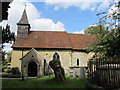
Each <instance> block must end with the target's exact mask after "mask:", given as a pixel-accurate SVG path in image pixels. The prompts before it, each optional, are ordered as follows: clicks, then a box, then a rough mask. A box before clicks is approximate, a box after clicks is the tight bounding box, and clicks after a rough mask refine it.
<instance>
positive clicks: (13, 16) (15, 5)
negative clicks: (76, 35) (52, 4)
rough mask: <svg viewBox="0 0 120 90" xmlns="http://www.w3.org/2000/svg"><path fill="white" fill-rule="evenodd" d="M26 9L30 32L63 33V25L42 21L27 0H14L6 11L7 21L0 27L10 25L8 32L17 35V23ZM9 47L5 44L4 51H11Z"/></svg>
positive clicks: (49, 20) (47, 20) (50, 20)
mask: <svg viewBox="0 0 120 90" xmlns="http://www.w3.org/2000/svg"><path fill="white" fill-rule="evenodd" d="M25 5H27V7H26V12H27V16H28V20H29V23H30V24H31V27H32V28H31V30H32V29H33V30H36V29H37V30H52V31H53V30H56V31H58V30H59V31H60V30H62V31H64V30H65V28H64V24H63V23H62V22H60V21H58V22H57V23H54V22H53V20H52V19H44V18H42V17H41V16H40V12H39V11H38V10H37V9H36V7H35V6H34V5H33V4H32V3H31V2H29V0H14V1H13V2H12V3H11V4H10V7H11V8H9V9H8V14H9V15H8V20H4V21H2V22H1V23H0V26H1V25H2V26H3V27H5V26H6V24H9V25H10V30H11V31H12V32H15V34H17V23H18V22H19V20H20V18H21V16H22V13H23V10H24V8H25ZM10 47H11V45H8V44H5V49H4V50H6V51H10V50H11V48H10Z"/></svg>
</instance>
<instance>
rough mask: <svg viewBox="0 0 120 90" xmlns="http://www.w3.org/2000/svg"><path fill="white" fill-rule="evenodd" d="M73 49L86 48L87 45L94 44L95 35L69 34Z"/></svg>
mask: <svg viewBox="0 0 120 90" xmlns="http://www.w3.org/2000/svg"><path fill="white" fill-rule="evenodd" d="M68 36H69V38H70V41H71V45H72V49H75V50H77V49H85V48H86V47H87V46H89V45H90V44H92V43H93V42H94V41H95V38H96V36H95V35H87V34H68Z"/></svg>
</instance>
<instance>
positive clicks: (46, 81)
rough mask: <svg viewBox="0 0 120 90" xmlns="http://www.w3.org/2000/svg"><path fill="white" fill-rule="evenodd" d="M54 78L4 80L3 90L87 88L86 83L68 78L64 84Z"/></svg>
mask: <svg viewBox="0 0 120 90" xmlns="http://www.w3.org/2000/svg"><path fill="white" fill-rule="evenodd" d="M53 78H54V76H52V75H51V76H44V77H42V78H29V79H25V80H24V81H22V80H15V79H13V80H8V79H3V80H2V88H85V87H86V85H85V81H84V80H80V79H74V78H72V77H66V80H65V81H64V82H56V81H55V80H54V79H53Z"/></svg>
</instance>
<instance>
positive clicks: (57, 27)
mask: <svg viewBox="0 0 120 90" xmlns="http://www.w3.org/2000/svg"><path fill="white" fill-rule="evenodd" d="M30 23H31V26H32V30H34V31H38V30H42V31H65V28H64V24H63V23H61V22H59V21H58V22H57V23H56V24H55V23H54V22H53V21H52V20H51V19H34V20H31V21H30Z"/></svg>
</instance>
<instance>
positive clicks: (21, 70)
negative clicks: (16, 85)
mask: <svg viewBox="0 0 120 90" xmlns="http://www.w3.org/2000/svg"><path fill="white" fill-rule="evenodd" d="M22 58H23V49H22ZM21 72H22V80H24V75H23V67H22V60H21Z"/></svg>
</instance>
